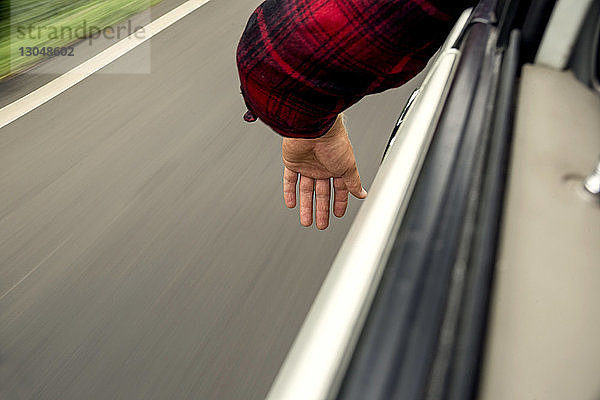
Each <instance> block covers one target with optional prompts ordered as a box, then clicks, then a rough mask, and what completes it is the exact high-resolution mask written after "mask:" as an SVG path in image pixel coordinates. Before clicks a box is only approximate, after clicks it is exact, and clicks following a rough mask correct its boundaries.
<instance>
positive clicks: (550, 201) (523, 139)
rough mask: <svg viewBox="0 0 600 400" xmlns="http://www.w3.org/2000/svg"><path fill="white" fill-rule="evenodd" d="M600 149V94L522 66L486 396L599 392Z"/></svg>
mask: <svg viewBox="0 0 600 400" xmlns="http://www.w3.org/2000/svg"><path fill="white" fill-rule="evenodd" d="M599 155H600V98H599V97H598V95H597V94H595V93H593V92H592V91H590V90H589V89H587V88H586V87H585V86H583V85H582V84H580V83H579V82H578V81H576V80H575V79H574V77H573V76H572V74H571V73H570V72H559V71H555V70H551V69H547V68H544V67H540V66H525V67H524V70H523V73H522V79H521V86H520V90H519V98H518V110H517V115H516V125H515V136H514V142H513V150H512V159H511V165H510V173H509V181H508V187H507V200H506V203H505V214H504V220H503V227H502V233H501V244H500V249H499V258H498V264H497V269H496V275H495V283H494V285H495V287H494V290H493V294H492V304H491V320H490V331H489V332H490V333H489V335H488V342H487V346H486V350H485V356H484V367H483V377H482V384H481V390H480V399H485V400H507V399H511V400H512V399H514V400H519V399H543V400H593V399H600V208H599V207H598V203H597V201H595V200H592V199H590V198H586V197H585V196H584V194H583V191H582V190H581V186H582V184H581V177H582V176H583V175H586V174H588V173H591V172H592V170H593V168H594V166H595V164H596V163H597V161H598V156H599ZM569 175H571V178H570V179H566V180H565V176H569Z"/></svg>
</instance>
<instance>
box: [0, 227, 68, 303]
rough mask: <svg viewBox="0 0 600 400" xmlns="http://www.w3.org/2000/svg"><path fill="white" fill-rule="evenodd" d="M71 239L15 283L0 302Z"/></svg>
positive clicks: (1, 297)
mask: <svg viewBox="0 0 600 400" xmlns="http://www.w3.org/2000/svg"><path fill="white" fill-rule="evenodd" d="M70 239H71V236H69V237H68V238H66V239H65V241H64V242H62V243H61V244H59V245H58V246H56V248H55V249H54V250H52V251H51V252H50V254H48V255H47V256H46V257H44V259H43V260H42V261H40V262H39V263H38V265H36V266H35V267H33V269H32V270H31V271H29V272H28V273H27V274H26V275H25V276H24V277H22V278H21V279H20V280H19V282H17V283H15V284H14V285H12V287H11V288H10V289H8V290H7V291H6V292H5V293H4V294H3V295H2V296H0V300H2V299H3V298H5V297H6V296H8V295H9V294H10V292H12V291H13V290H15V288H16V287H17V286H19V285H20V284H21V283H23V281H24V280H25V279H27V278H28V277H29V275H31V274H33V273H34V272H35V271H37V269H38V268H39V267H41V266H42V265H43V264H44V263H45V262H46V261H48V260H49V259H50V257H52V256H53V255H54V253H56V252H57V251H58V249H60V248H61V247H63V246H64V245H65V243H67V242H68V241H69V240H70Z"/></svg>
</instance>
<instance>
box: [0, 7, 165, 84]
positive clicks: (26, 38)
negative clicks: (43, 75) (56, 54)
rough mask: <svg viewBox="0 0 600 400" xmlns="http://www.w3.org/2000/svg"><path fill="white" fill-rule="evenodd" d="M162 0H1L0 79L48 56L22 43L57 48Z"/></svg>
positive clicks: (30, 45)
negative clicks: (29, 52)
mask: <svg viewBox="0 0 600 400" xmlns="http://www.w3.org/2000/svg"><path fill="white" fill-rule="evenodd" d="M160 1H161V0H10V1H1V2H0V79H2V78H5V77H7V76H9V75H12V74H15V73H18V72H21V71H23V70H25V69H26V68H28V67H30V66H31V65H33V64H35V63H37V62H39V61H40V60H41V59H42V58H44V57H45V56H43V55H37V56H33V55H30V56H26V55H21V51H20V50H19V49H20V48H21V47H23V48H25V47H32V48H33V47H38V48H48V47H52V48H56V47H61V46H65V45H68V44H70V43H73V42H75V41H77V40H79V39H83V38H85V37H88V36H91V35H92V34H93V33H97V32H98V31H99V30H102V29H104V28H107V27H109V26H111V25H114V24H116V23H118V22H121V21H123V20H124V19H126V18H127V17H129V16H131V15H133V14H136V13H138V12H140V11H143V10H145V9H147V8H149V7H150V6H153V5H154V4H156V3H158V2H160Z"/></svg>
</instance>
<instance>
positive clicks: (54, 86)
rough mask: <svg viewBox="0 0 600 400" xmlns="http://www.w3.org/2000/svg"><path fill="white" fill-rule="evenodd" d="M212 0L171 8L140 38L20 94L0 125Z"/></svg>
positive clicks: (3, 113) (1, 113) (0, 116)
mask: <svg viewBox="0 0 600 400" xmlns="http://www.w3.org/2000/svg"><path fill="white" fill-rule="evenodd" d="M209 1H210V0H188V1H186V2H185V3H183V4H182V5H180V6H178V7H177V8H174V9H173V10H171V11H169V12H168V13H166V14H165V15H163V16H162V17H160V18H158V19H156V20H154V21H152V22H150V23H149V24H148V25H146V26H144V30H145V33H146V35H145V36H144V37H142V38H138V37H137V36H136V33H133V34H131V35H130V36H128V37H126V38H125V39H123V40H120V41H119V42H117V43H115V44H113V45H112V46H110V47H109V48H107V49H106V50H104V51H102V52H101V53H99V54H97V55H95V56H94V57H92V58H90V59H89V60H87V61H85V62H84V63H82V64H80V65H78V66H77V67H75V68H73V69H72V70H70V71H68V72H66V73H64V74H63V75H61V76H59V77H58V78H56V79H54V80H53V81H50V82H48V83H47V84H45V85H44V86H42V87H40V88H39V89H36V90H34V91H33V92H31V93H29V94H28V95H26V96H23V97H21V98H20V99H19V100H16V101H14V102H12V103H10V104H9V105H7V106H5V107H3V108H1V109H0V128H3V127H5V126H6V125H8V124H10V123H11V122H13V121H15V120H16V119H18V118H20V117H22V116H23V115H25V114H27V113H28V112H30V111H32V110H35V109H36V108H37V107H39V106H41V105H42V104H44V103H45V102H47V101H49V100H51V99H53V98H54V97H56V96H58V95H59V94H61V93H62V92H64V91H65V90H67V89H69V88H70V87H72V86H74V85H76V84H77V83H79V82H81V81H82V80H84V79H85V78H87V77H88V76H90V75H92V74H93V73H94V72H96V71H98V70H99V69H101V68H104V67H105V66H107V65H108V64H110V63H111V62H113V61H115V60H116V59H117V58H119V57H121V56H122V55H124V54H126V53H127V52H129V51H131V50H133V49H134V48H136V47H137V46H139V45H140V44H142V43H144V42H145V41H147V40H148V39H150V38H151V37H153V36H154V35H156V34H157V33H159V32H161V31H162V30H164V29H166V28H168V27H169V26H171V25H173V24H174V23H175V22H177V21H179V20H180V19H182V18H183V17H185V16H186V15H188V14H190V13H191V12H193V11H195V10H197V9H198V8H200V7H202V6H203V5H204V4H206V3H208V2H209Z"/></svg>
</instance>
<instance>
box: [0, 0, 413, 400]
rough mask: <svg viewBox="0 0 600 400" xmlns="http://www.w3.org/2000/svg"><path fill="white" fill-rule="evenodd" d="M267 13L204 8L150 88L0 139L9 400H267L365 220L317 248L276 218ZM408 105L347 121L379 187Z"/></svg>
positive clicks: (121, 82)
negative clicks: (254, 82) (331, 272)
mask: <svg viewBox="0 0 600 400" xmlns="http://www.w3.org/2000/svg"><path fill="white" fill-rule="evenodd" d="M173 4H175V2H172V3H168V2H165V3H163V4H162V5H160V6H159V8H157V10H158V11H157V12H162V11H161V10H163V9H167V8H168V7H169V5H173ZM257 4H258V2H257V1H240V0H212V1H211V2H210V3H208V4H206V5H205V6H203V7H201V8H200V9H198V10H196V11H195V12H193V13H192V14H190V15H188V16H187V17H185V18H184V19H182V20H181V21H179V22H177V23H175V24H174V25H172V26H171V27H169V28H167V29H166V30H165V31H163V32H161V33H160V34H158V35H157V36H156V37H154V38H153V39H152V40H151V41H150V42H147V43H146V44H145V45H143V46H146V45H149V46H151V54H152V56H151V57H152V58H151V60H152V62H151V73H150V74H137V75H131V74H108V73H104V72H106V71H100V72H99V73H96V74H94V75H92V76H91V77H89V78H87V79H85V80H84V81H82V82H80V83H79V84H77V85H76V86H74V87H73V88H71V89H69V90H68V91H66V92H65V93H63V94H61V95H59V96H58V97H56V98H54V99H53V100H52V101H50V102H48V103H46V104H44V105H43V106H41V107H39V108H37V109H36V110H34V111H32V112H31V113H29V114H27V115H25V116H24V117H22V118H20V119H19V120H17V121H15V122H13V123H11V124H10V125H8V126H6V127H4V128H2V129H0V188H1V189H0V399H3V400H13V399H14V400H16V399H60V400H67V399H184V398H186V399H187V398H189V399H208V400H211V399H215V400H228V399H261V398H263V397H264V396H265V394H266V392H267V390H268V388H269V387H270V385H271V383H272V381H273V379H274V377H275V374H276V373H277V371H278V369H279V367H280V365H281V363H282V361H283V359H284V357H285V355H286V353H287V351H288V349H289V347H290V346H291V343H292V341H293V339H294V337H295V335H296V333H297V331H298V329H299V327H300V325H301V324H302V321H303V319H304V317H305V315H306V313H307V311H308V309H309V307H310V304H311V302H312V300H313V299H314V296H315V295H316V293H317V291H318V289H319V287H320V285H321V283H322V281H323V279H324V277H325V275H326V274H327V271H328V268H329V266H330V264H331V262H332V260H333V258H334V257H335V254H336V252H337V249H338V248H339V246H340V244H341V242H342V240H343V238H344V236H345V234H346V232H347V230H348V228H349V226H350V224H351V222H352V219H353V217H354V216H355V214H356V211H357V210H358V208H359V206H360V202H358V201H356V200H353V201H351V203H350V209H349V212H348V214H347V215H346V217H344V218H343V219H342V220H337V219H335V218H334V220H332V223H331V225H330V228H329V229H328V230H327V231H325V232H319V231H317V230H316V228H314V226H313V227H312V228H309V229H306V228H302V227H301V226H300V225H299V223H298V216H297V212H296V211H290V210H287V209H286V208H285V207H284V205H283V201H282V196H281V172H282V164H281V161H280V145H281V139H280V138H279V137H278V136H277V135H276V134H274V133H272V132H271V131H269V129H268V128H266V127H265V126H264V125H262V124H260V123H255V124H246V123H245V122H243V121H242V119H241V116H242V114H243V112H244V111H245V109H244V107H243V102H242V99H241V97H240V95H239V90H238V79H237V73H236V69H235V63H234V61H235V60H234V54H235V47H236V44H237V40H238V38H239V35H240V34H241V32H242V30H243V27H244V25H245V22H246V19H247V17H248V15H249V14H250V12H251V11H252V9H253V8H254V7H256V5H257ZM141 47H142V46H140V48H137V49H135V50H133V51H131V52H130V53H128V54H127V55H125V56H123V57H122V58H120V59H118V60H117V61H115V63H124V64H121V66H126V65H127V63H130V64H131V65H134V64H135V63H136V62H137V61H138V58H137V56H136V55H139V54H141V53H140V52H141V51H142V50H143V49H141ZM113 67H114V65H113ZM42 68H43V67H42ZM34 72H35V71H30V73H28V74H26V75H24V76H21V77H19V78H16V79H13V80H11V81H10V82H9V83H4V84H3V85H4V86H0V88H1V87H4V88H5V89H7V90H5V91H4V92H3V93H2V94H0V96H2V102H3V103H4V104H6V103H7V102H10V101H11V100H12V99H14V98H16V97H18V94H19V93H26V92H28V91H30V90H31V89H33V88H34V87H33V86H35V85H37V84H41V83H43V81H44V80H45V79H46V80H47V79H48V77H47V76H44V75H33V73H34ZM413 87H414V84H409V85H406V86H405V87H403V88H401V89H397V90H394V91H391V92H388V93H385V94H381V95H376V96H371V97H369V98H367V99H365V100H363V101H362V102H361V103H359V104H358V105H357V106H355V107H353V108H352V109H351V110H350V111H349V112H348V117H349V130H350V135H351V138H352V141H353V144H354V147H355V151H356V155H357V158H358V162H359V170H360V172H361V176H362V178H363V181H364V183H365V186H366V187H367V188H368V187H369V185H370V182H371V181H372V180H373V177H374V176H375V173H376V171H377V168H378V165H379V161H380V158H381V155H382V152H383V149H384V147H385V144H386V141H387V139H388V136H389V133H390V131H391V128H392V126H393V124H394V122H395V119H396V117H397V115H398V113H399V111H400V110H401V109H402V107H403V105H404V102H405V99H406V98H407V96H408V94H409V93H410V91H411V90H412V88H413ZM8 89H10V90H8ZM332 218H333V217H332Z"/></svg>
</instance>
